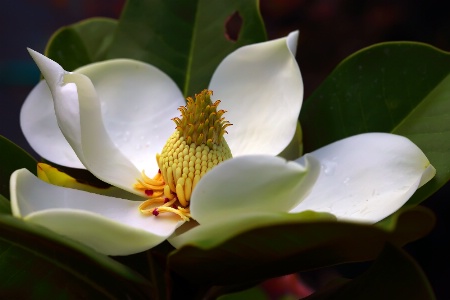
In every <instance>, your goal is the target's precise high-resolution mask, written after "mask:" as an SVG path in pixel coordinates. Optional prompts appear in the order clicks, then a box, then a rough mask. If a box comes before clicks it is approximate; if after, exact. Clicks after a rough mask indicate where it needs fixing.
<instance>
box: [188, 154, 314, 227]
mask: <svg viewBox="0 0 450 300" xmlns="http://www.w3.org/2000/svg"><path fill="white" fill-rule="evenodd" d="M319 171H320V164H319V163H318V162H317V161H316V160H315V159H313V158H311V159H308V158H307V159H306V163H304V164H302V165H301V164H299V163H296V162H293V161H286V160H285V159H283V158H280V157H274V156H265V155H252V156H242V157H237V158H233V159H230V160H227V161H224V162H223V163H221V164H219V165H218V166H216V167H214V168H213V169H212V170H211V171H209V172H208V173H207V174H206V175H205V176H204V177H203V178H202V179H201V180H200V182H199V183H198V184H197V186H196V187H195V189H194V191H193V193H192V199H191V205H190V209H191V215H192V217H193V218H194V219H195V220H196V221H198V222H199V223H200V224H201V225H203V224H205V223H214V222H215V220H217V219H218V218H221V217H224V216H225V217H227V218H233V216H235V215H237V214H245V213H248V212H287V211H289V210H290V209H291V208H293V207H294V206H296V205H297V204H298V203H299V202H300V201H301V200H302V199H303V198H304V197H305V196H306V195H307V194H308V192H309V189H310V188H311V187H312V186H313V184H314V181H315V179H316V177H317V175H318V173H319Z"/></svg>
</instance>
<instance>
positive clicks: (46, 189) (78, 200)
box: [10, 169, 181, 255]
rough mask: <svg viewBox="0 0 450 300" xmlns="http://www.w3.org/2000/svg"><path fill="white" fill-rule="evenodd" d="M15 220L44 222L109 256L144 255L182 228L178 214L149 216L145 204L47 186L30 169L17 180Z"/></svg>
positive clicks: (19, 172) (13, 186)
mask: <svg viewBox="0 0 450 300" xmlns="http://www.w3.org/2000/svg"><path fill="white" fill-rule="evenodd" d="M10 184H11V207H12V211H13V215H14V216H15V217H21V218H24V219H25V220H26V221H29V222H32V223H35V224H39V225H41V226H44V227H46V228H48V229H51V230H53V231H55V232H57V233H59V234H61V235H64V236H68V237H70V238H72V239H75V240H77V241H79V242H81V243H83V244H86V245H88V246H90V247H92V248H94V249H95V250H97V251H99V252H101V253H104V254H107V255H128V254H133V253H137V252H140V251H144V250H146V249H149V248H151V247H153V246H155V245H157V244H159V243H161V242H163V241H164V240H165V239H166V238H167V237H168V236H170V235H171V234H172V233H173V232H174V230H175V229H176V228H177V227H178V226H180V225H181V223H180V221H179V217H177V216H174V215H172V214H167V215H162V216H161V217H160V216H158V218H155V217H153V216H151V217H149V216H143V215H142V214H140V212H139V210H138V206H139V204H140V203H141V202H139V201H130V200H124V199H119V198H112V197H107V196H102V195H97V194H92V193H87V192H84V191H79V190H74V189H69V188H62V187H58V186H55V185H51V184H47V183H45V182H43V181H41V180H39V179H38V178H37V177H35V176H34V175H32V174H31V173H30V172H29V171H28V170H26V169H20V170H17V171H15V172H14V173H13V174H12V176H11V182H10Z"/></svg>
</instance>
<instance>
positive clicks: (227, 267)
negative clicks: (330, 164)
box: [168, 207, 435, 285]
mask: <svg viewBox="0 0 450 300" xmlns="http://www.w3.org/2000/svg"><path fill="white" fill-rule="evenodd" d="M307 220H308V221H304V220H303V218H302V213H300V214H289V216H285V221H284V222H283V221H280V222H278V223H276V222H274V223H272V224H269V225H267V226H261V227H258V228H254V229H251V230H248V231H245V232H243V233H241V234H238V235H235V236H233V237H230V238H228V239H225V240H224V241H222V237H221V236H220V235H221V233H218V234H217V235H219V237H217V238H216V239H217V240H218V241H219V242H220V243H217V242H214V241H211V239H214V237H210V238H209V239H206V240H197V241H192V243H191V244H190V245H186V246H184V247H182V248H180V249H178V250H177V251H175V252H173V253H172V254H171V255H169V260H168V262H169V268H171V269H172V271H173V272H174V273H176V274H178V275H180V276H182V277H184V278H186V279H187V280H189V281H190V282H195V283H197V284H206V285H229V284H237V283H240V284H243V283H245V282H249V281H258V280H264V279H267V278H271V277H276V276H281V275H285V274H290V273H294V272H299V271H306V270H310V269H314V268H320V267H325V266H331V265H335V264H341V263H347V262H355V261H367V260H371V259H374V258H375V257H377V256H378V254H379V253H380V251H381V250H382V248H383V246H384V244H385V243H386V242H390V243H393V244H394V245H397V246H402V245H404V244H406V243H408V242H410V241H412V240H415V239H418V238H420V237H423V236H424V235H426V234H427V233H428V232H429V231H430V230H431V229H432V227H433V225H434V222H435V219H434V216H433V214H432V213H431V212H430V211H429V210H428V209H425V208H423V207H415V208H413V209H409V210H406V211H404V212H402V214H400V215H399V216H397V218H393V219H392V220H393V222H395V223H392V224H390V225H386V227H384V228H381V227H376V226H370V225H363V224H356V223H344V222H333V221H329V220H326V219H325V220H324V219H316V220H314V218H310V219H307ZM229 224H230V225H228V226H230V227H233V226H234V224H233V220H229ZM220 225H221V226H222V228H223V231H225V232H226V230H227V228H226V226H227V224H226V223H225V224H220Z"/></svg>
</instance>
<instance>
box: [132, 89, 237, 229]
mask: <svg viewBox="0 0 450 300" xmlns="http://www.w3.org/2000/svg"><path fill="white" fill-rule="evenodd" d="M211 95H212V91H208V90H204V91H202V92H201V93H199V94H196V95H195V101H194V99H193V98H191V97H189V98H187V99H186V103H187V105H186V106H181V107H179V108H178V110H179V111H180V113H181V116H180V117H175V118H173V119H172V120H173V121H174V123H175V125H176V127H175V128H176V130H175V132H174V133H173V134H172V136H171V137H170V138H169V139H168V140H167V142H166V144H165V146H164V147H163V149H162V151H161V154H157V155H156V161H157V163H158V167H159V170H158V173H157V174H156V175H155V177H153V178H149V177H148V176H146V174H145V172H142V178H141V179H137V183H136V184H135V188H136V189H138V190H142V192H143V194H145V195H146V196H147V197H149V198H150V199H148V200H146V201H144V202H143V203H142V204H141V205H140V206H139V209H140V211H141V212H142V213H143V214H145V215H149V214H152V215H154V216H157V215H159V214H160V213H163V212H170V213H175V214H177V215H178V216H180V218H181V219H182V220H185V221H187V220H189V218H190V217H191V216H190V210H189V202H190V200H191V195H192V191H193V190H194V189H195V187H196V186H197V184H198V182H199V181H200V179H201V178H202V176H203V175H205V174H206V173H207V172H208V171H209V170H211V169H212V168H213V167H214V166H216V165H217V164H219V163H220V162H222V161H224V160H226V159H229V158H231V157H232V156H231V151H230V148H229V147H228V145H227V143H226V141H225V139H224V137H223V136H224V134H225V133H226V130H225V128H226V127H228V126H231V123H230V122H228V121H227V120H225V119H224V118H223V117H222V116H223V114H224V113H225V112H226V111H225V110H223V109H221V110H217V107H218V105H219V104H220V100H217V101H215V102H214V103H212V102H211ZM158 205H159V206H158ZM155 206H156V207H155Z"/></svg>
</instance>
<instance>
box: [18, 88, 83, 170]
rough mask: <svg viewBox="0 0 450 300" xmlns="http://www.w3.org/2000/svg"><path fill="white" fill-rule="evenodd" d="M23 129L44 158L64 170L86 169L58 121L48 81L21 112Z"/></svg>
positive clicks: (31, 96) (35, 149)
mask: <svg viewBox="0 0 450 300" xmlns="http://www.w3.org/2000/svg"><path fill="white" fill-rule="evenodd" d="M20 127H21V128H22V132H23V134H24V135H25V138H26V139H27V141H28V143H29V144H30V146H31V147H32V148H33V149H34V151H36V152H37V153H38V154H39V155H40V156H41V157H43V158H45V159H47V160H49V161H52V162H55V163H57V164H59V165H62V166H67V167H71V168H79V169H84V166H83V164H82V163H81V161H80V160H79V159H78V157H77V155H76V154H75V152H74V151H73V149H72V147H71V146H70V144H69V143H68V142H67V140H66V138H65V137H64V135H63V134H62V133H61V130H60V129H59V127H58V123H57V121H56V115H55V109H54V107H53V100H52V95H51V93H50V90H49V88H48V85H47V83H46V81H45V80H42V81H41V82H39V83H38V84H37V85H36V86H35V87H34V88H33V90H32V91H31V93H30V94H29V95H28V97H27V99H26V100H25V102H24V103H23V105H22V109H21V111H20Z"/></svg>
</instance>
